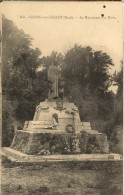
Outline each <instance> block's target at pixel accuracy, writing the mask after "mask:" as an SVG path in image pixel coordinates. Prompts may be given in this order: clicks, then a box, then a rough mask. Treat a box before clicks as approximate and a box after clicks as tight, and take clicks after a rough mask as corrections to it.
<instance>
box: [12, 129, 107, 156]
mask: <svg viewBox="0 0 124 195" xmlns="http://www.w3.org/2000/svg"><path fill="white" fill-rule="evenodd" d="M11 148H13V149H15V150H17V151H21V152H23V153H25V154H29V155H36V154H37V155H44V154H46V155H47V154H84V153H108V152H109V151H108V142H107V137H106V135H105V134H90V133H87V132H85V131H83V132H81V133H77V134H75V133H53V132H51V133H50V132H47V133H37V132H31V131H23V130H17V131H16V133H15V137H14V139H13V142H12V144H11Z"/></svg>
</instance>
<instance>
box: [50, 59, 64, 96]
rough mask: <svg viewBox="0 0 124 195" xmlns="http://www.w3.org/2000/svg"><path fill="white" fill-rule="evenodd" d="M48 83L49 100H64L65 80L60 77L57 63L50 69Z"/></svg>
mask: <svg viewBox="0 0 124 195" xmlns="http://www.w3.org/2000/svg"><path fill="white" fill-rule="evenodd" d="M48 82H49V94H48V98H49V99H57V98H61V99H63V94H64V80H63V78H62V77H61V75H60V72H59V69H58V67H57V62H56V61H54V63H53V64H52V65H50V67H49V69H48Z"/></svg>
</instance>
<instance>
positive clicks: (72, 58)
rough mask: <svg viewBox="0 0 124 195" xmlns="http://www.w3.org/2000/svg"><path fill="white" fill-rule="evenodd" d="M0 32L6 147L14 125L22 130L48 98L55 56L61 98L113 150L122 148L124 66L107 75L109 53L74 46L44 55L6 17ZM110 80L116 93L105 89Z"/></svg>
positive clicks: (109, 62) (117, 150)
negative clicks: (0, 34)
mask: <svg viewBox="0 0 124 195" xmlns="http://www.w3.org/2000/svg"><path fill="white" fill-rule="evenodd" d="M2 30H3V37H2V42H3V51H2V52H3V55H2V58H3V59H2V61H3V67H2V90H3V145H4V146H9V145H10V143H11V140H12V137H13V134H14V126H16V125H15V124H17V126H18V128H22V126H23V122H24V121H25V120H31V119H32V118H33V114H34V110H35V107H36V105H38V103H39V102H40V101H43V100H44V99H46V98H47V94H48V82H47V71H48V67H49V66H50V65H51V64H52V63H53V62H54V61H55V60H56V61H57V62H58V66H59V68H60V71H61V74H62V75H63V77H64V80H65V97H66V98H68V99H69V100H70V101H73V102H74V103H75V104H76V105H77V106H78V107H79V111H80V117H81V120H82V121H90V122H91V125H92V126H93V128H94V129H98V130H100V131H102V132H105V133H106V134H107V135H108V137H109V138H110V141H111V143H112V144H111V145H110V146H111V148H112V149H113V148H115V147H114V146H115V145H116V148H117V149H116V152H121V148H120V147H119V146H120V142H121V139H122V138H121V134H122V131H121V130H122V88H123V81H122V78H123V70H122V69H121V71H120V72H119V73H118V74H114V75H112V76H110V74H109V68H111V66H113V62H112V59H111V58H110V56H108V54H106V53H103V52H102V51H94V50H93V49H92V48H91V47H89V46H88V47H83V46H80V45H76V44H75V46H74V47H73V48H71V49H69V50H68V51H66V53H65V54H64V55H63V54H61V53H57V52H54V51H53V52H52V53H51V55H49V56H42V55H41V54H42V53H41V52H42V51H40V50H39V49H38V48H36V49H32V48H31V45H32V44H31V42H32V38H31V37H30V36H29V35H27V34H25V33H24V32H23V31H22V30H19V29H18V28H17V27H16V26H15V25H14V23H13V22H12V21H10V20H8V19H7V18H5V17H3V29H2ZM41 66H42V70H40V67H41ZM113 81H114V83H115V85H117V86H118V91H117V94H116V95H115V94H114V93H113V92H112V91H108V87H109V86H110V85H111V84H112V82H113ZM118 132H119V133H118ZM118 145H119V146H118ZM114 150H115V149H114Z"/></svg>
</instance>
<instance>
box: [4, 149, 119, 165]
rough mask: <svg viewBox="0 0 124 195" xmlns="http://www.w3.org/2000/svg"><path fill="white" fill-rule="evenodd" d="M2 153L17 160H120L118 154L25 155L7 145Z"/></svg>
mask: <svg viewBox="0 0 124 195" xmlns="http://www.w3.org/2000/svg"><path fill="white" fill-rule="evenodd" d="M2 152H3V154H5V155H6V156H8V157H12V158H15V159H16V160H17V161H19V162H50V161H52V162H54V161H56V162H59V161H120V160H122V156H121V155H120V154H114V153H110V154H70V155H59V154H56V155H43V156H40V155H26V154H24V153H22V152H19V151H16V150H14V149H11V148H9V147H4V148H2Z"/></svg>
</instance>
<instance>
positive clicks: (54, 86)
mask: <svg viewBox="0 0 124 195" xmlns="http://www.w3.org/2000/svg"><path fill="white" fill-rule="evenodd" d="M48 82H49V94H48V99H46V100H45V101H44V102H41V103H40V104H39V105H38V106H37V107H36V110H35V114H34V118H33V120H32V121H26V122H25V124H24V128H23V130H17V131H16V132H15V136H14V139H13V142H12V144H11V146H10V147H11V148H12V149H14V150H17V151H20V152H23V153H25V154H28V155H45V154H47V155H48V154H49V155H52V154H83V153H108V152H109V150H108V142H107V137H106V135H105V134H103V133H98V131H94V130H92V129H91V126H90V123H89V122H83V123H82V122H81V121H80V116H79V111H78V108H77V107H76V106H75V105H74V103H71V102H69V101H67V100H65V98H63V94H64V80H63V79H62V78H61V75H60V72H59V70H58V68H57V64H56V63H54V64H52V65H51V66H50V67H49V70H48Z"/></svg>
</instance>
